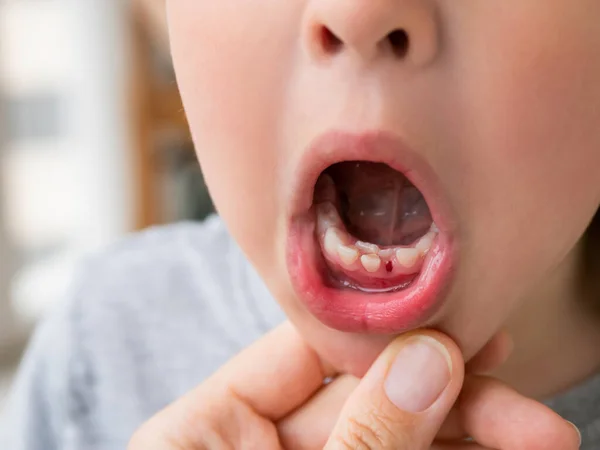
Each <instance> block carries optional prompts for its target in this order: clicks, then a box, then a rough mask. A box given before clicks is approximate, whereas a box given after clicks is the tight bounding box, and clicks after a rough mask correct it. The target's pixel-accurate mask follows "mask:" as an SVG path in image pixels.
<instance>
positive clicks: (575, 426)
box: [567, 420, 583, 447]
mask: <svg viewBox="0 0 600 450" xmlns="http://www.w3.org/2000/svg"><path fill="white" fill-rule="evenodd" d="M567 423H568V424H569V425H571V426H572V427H573V428H575V431H577V436H579V447H581V444H582V442H583V439H582V438H581V431H579V428H577V425H575V424H574V423H573V422H571V421H569V420H567Z"/></svg>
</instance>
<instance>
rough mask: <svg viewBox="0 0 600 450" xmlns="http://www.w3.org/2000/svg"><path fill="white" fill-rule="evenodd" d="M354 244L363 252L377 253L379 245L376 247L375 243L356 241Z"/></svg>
mask: <svg viewBox="0 0 600 450" xmlns="http://www.w3.org/2000/svg"><path fill="white" fill-rule="evenodd" d="M354 245H355V246H356V248H358V249H359V250H360V251H362V252H365V253H378V252H379V247H377V246H376V245H375V244H371V243H369V242H363V241H356V243H355V244H354Z"/></svg>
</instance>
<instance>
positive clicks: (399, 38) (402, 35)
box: [388, 30, 409, 58]
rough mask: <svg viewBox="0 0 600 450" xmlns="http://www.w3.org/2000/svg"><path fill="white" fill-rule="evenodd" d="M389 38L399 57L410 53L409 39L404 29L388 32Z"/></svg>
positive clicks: (393, 49)
mask: <svg viewBox="0 0 600 450" xmlns="http://www.w3.org/2000/svg"><path fill="white" fill-rule="evenodd" d="M388 40H389V42H390V44H391V46H392V51H393V52H394V54H395V55H396V56H397V57H398V58H404V57H405V56H406V54H407V53H408V45H409V39H408V34H406V31H404V30H395V31H392V32H391V33H390V34H388Z"/></svg>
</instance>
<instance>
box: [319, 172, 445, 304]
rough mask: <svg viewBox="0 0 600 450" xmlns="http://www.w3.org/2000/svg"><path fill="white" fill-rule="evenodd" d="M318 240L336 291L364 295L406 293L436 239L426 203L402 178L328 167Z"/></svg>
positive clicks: (323, 177)
mask: <svg viewBox="0 0 600 450" xmlns="http://www.w3.org/2000/svg"><path fill="white" fill-rule="evenodd" d="M313 205H314V209H315V214H316V223H317V227H316V238H317V240H318V242H319V244H320V248H321V252H322V255H323V257H324V260H325V262H326V264H325V267H323V268H322V269H321V270H322V272H324V273H323V274H322V275H323V278H324V280H325V281H326V282H327V283H328V284H329V285H330V286H331V287H334V288H338V289H344V288H347V289H355V290H358V291H362V292H365V293H384V292H393V291H399V290H402V289H406V288H407V287H408V286H410V285H411V284H412V283H413V282H414V281H415V279H416V278H417V276H418V274H419V273H420V272H421V269H422V267H423V263H424V261H425V256H426V255H427V253H428V252H429V250H430V249H431V246H432V244H433V242H434V240H435V238H436V237H437V234H438V230H437V226H436V225H435V224H434V223H433V220H432V218H431V213H430V211H429V207H428V205H427V202H426V201H425V199H424V198H423V195H422V194H421V192H420V191H419V190H418V189H417V188H416V187H415V186H414V185H413V184H412V183H411V182H410V181H409V180H408V179H407V178H406V177H405V176H404V175H403V174H402V173H400V172H398V171H396V170H394V169H392V168H391V167H389V166H388V165H386V164H383V163H374V162H369V161H348V162H342V163H336V164H334V165H333V166H330V167H328V168H327V169H326V170H325V171H324V172H323V173H322V174H321V175H320V177H319V179H318V181H317V184H316V187H315V191H314V198H313Z"/></svg>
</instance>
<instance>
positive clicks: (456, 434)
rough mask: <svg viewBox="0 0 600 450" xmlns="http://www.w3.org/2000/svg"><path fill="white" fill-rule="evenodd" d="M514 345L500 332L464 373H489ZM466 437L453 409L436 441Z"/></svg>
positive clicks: (509, 352) (508, 354) (500, 362)
mask: <svg viewBox="0 0 600 450" xmlns="http://www.w3.org/2000/svg"><path fill="white" fill-rule="evenodd" d="M513 347H514V344H513V340H512V337H511V336H510V334H508V332H507V331H506V330H502V331H500V332H499V333H497V334H496V335H494V337H493V338H492V339H491V340H490V341H489V342H488V343H487V344H486V345H485V346H484V347H483V348H482V349H481V350H480V351H479V352H478V353H477V355H475V357H474V358H472V359H471V360H470V361H469V362H468V363H467V365H466V368H465V372H466V373H469V374H478V375H483V374H486V373H490V372H492V371H493V370H495V369H497V368H498V367H500V366H501V365H502V364H504V363H505V362H506V360H507V359H508V357H509V356H510V354H511V353H512V350H513ZM466 436H467V432H466V431H465V429H464V427H463V425H462V423H461V419H460V415H459V414H458V411H457V410H456V409H455V408H453V409H452V410H451V411H450V413H449V414H448V416H447V417H446V420H445V421H444V424H443V425H442V427H441V429H440V431H439V433H438V435H437V439H442V440H450V441H453V440H458V439H462V438H464V437H466Z"/></svg>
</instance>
